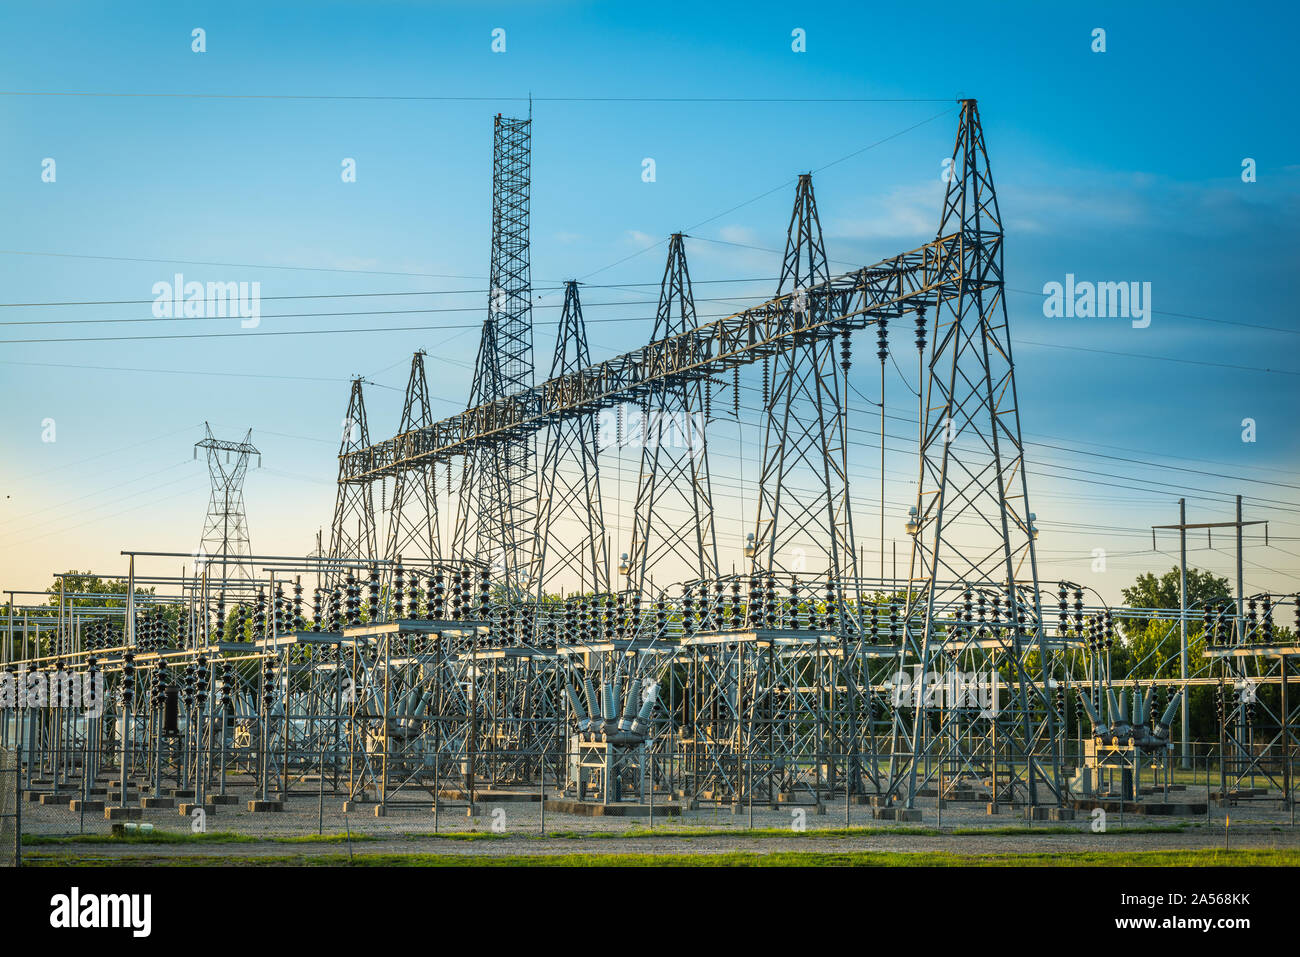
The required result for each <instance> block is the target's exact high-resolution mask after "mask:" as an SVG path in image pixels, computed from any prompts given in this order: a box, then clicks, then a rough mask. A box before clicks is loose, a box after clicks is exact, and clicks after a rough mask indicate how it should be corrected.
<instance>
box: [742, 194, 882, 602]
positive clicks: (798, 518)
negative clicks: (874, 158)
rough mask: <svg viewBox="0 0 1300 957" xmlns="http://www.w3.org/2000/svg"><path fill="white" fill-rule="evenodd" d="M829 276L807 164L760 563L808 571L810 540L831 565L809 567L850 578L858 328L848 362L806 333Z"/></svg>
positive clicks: (778, 363) (762, 480) (779, 366)
mask: <svg viewBox="0 0 1300 957" xmlns="http://www.w3.org/2000/svg"><path fill="white" fill-rule="evenodd" d="M829 282H830V270H829V268H828V267H827V264H826V247H825V246H824V245H823V243H822V228H821V223H820V221H819V220H818V218H817V201H816V199H815V197H814V196H813V187H812V174H810V173H803V174H801V175H800V176H799V182H798V186H797V187H796V191H795V203H794V211H793V212H792V214H791V216H790V227H789V229H788V231H787V234H786V246H785V260H784V263H783V264H782V266H781V278H780V281H779V283H778V284H777V296H778V297H779V296H782V295H789V296H790V297H791V300H790V303H791V308H790V310H789V312H788V314H785V315H783V326H784V328H786V329H788V330H793V332H794V335H793V340H794V344H793V345H792V346H790V347H789V348H787V349H785V350H784V351H782V352H779V353H777V355H776V356H775V357H774V358H773V363H772V365H773V368H772V391H771V395H770V397H769V399H768V404H767V410H766V415H765V417H764V421H765V427H764V434H763V467H762V471H761V472H760V474H759V503H758V521H757V525H756V528H755V530H754V543H755V548H754V556H753V564H754V567H755V568H756V569H764V570H769V571H786V572H799V571H803V570H804V561H806V559H807V557H808V556H807V554H806V551H807V548H808V547H812V548H818V549H821V550H823V551H824V554H825V559H826V564H825V567H824V568H816V567H807V570H808V571H810V572H813V573H818V574H820V573H823V572H825V573H826V574H828V575H829V576H830V577H831V578H832V579H833V580H838V581H846V580H855V579H856V578H857V556H856V553H855V551H854V544H853V518H852V513H851V511H850V508H849V488H848V459H847V455H848V445H847V441H846V435H845V432H846V429H845V421H844V411H843V404H842V398H841V397H842V381H843V380H844V379H846V378H847V374H848V373H847V368H846V366H847V361H848V360H847V356H848V353H847V344H848V328H847V327H845V329H844V331H843V340H842V341H843V348H844V351H843V352H842V363H843V364H842V365H837V364H836V356H835V343H834V340H832V339H829V338H821V337H811V338H808V339H804V338H801V336H800V334H799V329H800V328H802V327H803V326H806V325H812V324H818V323H825V322H826V321H827V320H828V319H829V318H830V317H831V303H830V302H829V300H828V299H827V298H826V297H823V296H807V295H806V291H807V290H808V289H809V288H810V287H813V286H819V285H825V284H828V283H829ZM785 323H788V326H787V325H784V324H785ZM801 559H802V560H801ZM840 618H841V620H842V619H843V616H842V615H841V616H840Z"/></svg>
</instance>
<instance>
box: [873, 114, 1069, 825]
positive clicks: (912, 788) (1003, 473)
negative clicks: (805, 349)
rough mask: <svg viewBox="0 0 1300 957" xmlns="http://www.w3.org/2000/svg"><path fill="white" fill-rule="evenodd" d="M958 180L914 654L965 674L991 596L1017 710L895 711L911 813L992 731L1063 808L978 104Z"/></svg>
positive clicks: (998, 658)
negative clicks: (952, 277) (938, 777)
mask: <svg viewBox="0 0 1300 957" xmlns="http://www.w3.org/2000/svg"><path fill="white" fill-rule="evenodd" d="M952 171H953V177H952V179H951V181H950V182H949V183H948V188H947V193H946V195H945V197H944V203H943V216H942V218H941V220H940V224H939V233H938V236H939V238H940V239H943V238H944V237H953V239H954V246H953V251H954V252H953V255H954V256H955V260H956V261H955V262H953V263H952V264H951V266H948V267H946V268H950V269H953V270H954V271H955V272H956V273H958V276H959V279H960V281H959V282H953V283H948V284H945V286H944V287H943V289H942V290H941V291H940V293H939V296H938V301H937V304H936V305H937V308H936V313H937V314H936V316H935V324H934V331H933V335H932V345H931V350H930V358H929V362H928V368H927V375H926V381H925V383H924V390H925V400H924V402H923V403H922V407H923V410H924V421H923V423H922V427H921V456H920V466H921V468H920V481H919V482H918V490H917V501H916V506H915V507H914V508H915V511H914V512H913V515H912V518H911V520H910V522H909V531H910V532H911V534H912V557H911V565H910V570H909V575H908V577H909V581H910V582H911V585H910V588H909V596H908V597H909V600H908V603H907V612H906V620H907V629H906V634H907V639H908V646H909V647H908V648H907V649H906V651H907V652H908V653H909V654H910V655H911V656H912V657H913V658H914V659H915V660H916V661H918V662H919V663H920V669H919V670H920V673H919V675H917V681H918V686H921V685H924V683H925V681H926V680H927V676H928V675H930V674H931V673H933V672H936V671H942V670H943V669H944V668H945V667H947V666H948V662H949V661H951V662H955V663H957V665H958V666H960V662H961V660H962V656H963V655H966V654H967V651H968V649H969V648H971V647H972V646H973V645H975V644H978V639H979V637H980V634H981V632H984V631H985V628H984V626H983V621H984V612H983V611H982V610H981V611H980V613H979V619H980V622H981V624H980V626H979V628H978V629H977V630H976V629H972V627H971V625H970V622H971V611H970V609H971V602H972V599H974V600H975V601H977V602H978V603H980V604H981V608H982V607H983V605H982V603H983V602H984V601H985V598H986V597H987V598H988V599H989V600H990V601H992V602H993V603H994V604H993V608H994V611H993V617H994V619H995V620H999V621H1000V622H1001V624H1002V627H1001V628H997V629H992V631H993V632H994V633H995V635H996V637H995V638H993V639H984V648H983V649H982V651H983V652H984V654H985V657H986V658H991V659H992V661H993V662H994V664H995V665H996V666H997V669H998V670H999V671H1000V673H1001V674H1002V675H1003V676H1005V681H1006V683H1007V685H1008V686H1009V687H1008V694H1009V695H1010V696H1011V697H1012V698H1013V699H1014V702H1015V706H1014V707H1010V708H1003V709H1001V710H999V711H997V712H996V713H992V712H991V713H990V714H988V715H985V716H983V718H982V721H983V722H984V723H983V725H982V726H981V727H980V728H978V729H976V728H972V727H971V726H962V725H961V723H960V722H961V721H962V720H963V718H962V717H961V716H960V715H959V714H958V712H957V711H956V710H955V709H954V710H953V711H949V712H945V714H944V716H943V718H942V721H941V724H940V726H939V727H938V728H937V729H931V728H928V727H925V726H924V723H923V722H924V720H925V715H927V714H929V712H928V711H926V710H925V709H922V708H916V709H913V711H912V713H911V715H910V717H909V718H907V719H904V718H903V714H904V712H903V711H902V710H899V711H898V712H896V716H895V734H896V736H897V737H902V738H910V744H909V747H910V749H911V751H912V753H913V758H912V760H911V762H910V765H909V766H908V767H907V768H906V772H907V774H906V789H905V791H902V792H901V793H904V794H905V796H906V799H907V802H908V806H909V807H910V806H911V805H912V802H913V800H914V799H915V796H916V794H917V792H918V791H919V790H920V788H921V787H922V786H925V785H926V784H927V781H928V778H929V777H930V776H932V775H933V774H934V771H933V770H932V769H934V768H942V767H945V766H948V765H953V766H970V765H972V764H973V763H974V759H973V757H972V754H971V747H970V741H971V739H972V737H973V734H974V731H975V730H980V731H981V733H982V734H983V735H984V736H986V737H987V738H989V739H990V740H992V741H995V742H996V748H997V749H999V750H1000V752H1001V753H1003V754H1006V755H1010V756H1012V760H1013V761H1020V762H1023V763H1022V764H1020V765H1018V766H1017V768H1018V775H1017V776H1018V778H1019V784H1020V785H1021V786H1023V789H1024V793H1025V795H1026V796H1027V798H1028V800H1029V803H1031V804H1037V803H1039V802H1040V801H1041V800H1046V801H1048V802H1050V803H1057V802H1060V801H1061V800H1062V799H1063V792H1062V787H1061V769H1060V756H1059V754H1058V751H1057V749H1056V747H1055V746H1054V745H1053V742H1054V741H1055V740H1056V733H1055V728H1054V724H1055V716H1054V712H1053V708H1052V706H1051V702H1050V701H1049V700H1048V694H1049V691H1048V686H1047V683H1046V681H1045V677H1046V676H1045V675H1044V673H1043V662H1044V661H1046V660H1047V655H1046V653H1045V641H1046V637H1045V634H1044V628H1043V618H1042V603H1041V600H1040V597H1039V585H1038V564H1037V556H1036V554H1035V544H1034V539H1035V537H1036V535H1037V530H1036V528H1035V527H1034V516H1033V514H1032V513H1031V512H1030V511H1029V489H1028V484H1027V481H1026V478H1025V467H1024V466H1025V453H1024V444H1023V442H1022V440H1021V435H1020V411H1019V406H1018V403H1017V398H1016V380H1015V365H1014V363H1013V361H1012V358H1011V337H1010V332H1009V327H1008V323H1007V307H1006V299H1005V296H1004V288H1003V265H1002V243H1003V231H1002V216H1001V213H1000V212H999V210H998V200H997V193H996V192H995V190H994V188H993V175H992V172H991V170H990V168H989V158H988V153H987V152H986V150H985V146H984V131H983V129H982V127H981V126H980V118H979V110H978V109H977V108H976V104H975V101H974V100H963V101H962V114H961V124H960V126H959V128H958V131H957V140H956V143H955V144H954V146H953V154H952ZM959 621H960V622H964V623H963V624H961V625H958V622H959ZM972 635H973V636H975V638H974V639H972ZM900 722H902V724H901V725H900ZM986 751H989V749H988V748H986ZM990 753H993V752H990ZM1004 773H1005V772H1004ZM994 799H995V800H996V799H997V798H996V797H995V798H994Z"/></svg>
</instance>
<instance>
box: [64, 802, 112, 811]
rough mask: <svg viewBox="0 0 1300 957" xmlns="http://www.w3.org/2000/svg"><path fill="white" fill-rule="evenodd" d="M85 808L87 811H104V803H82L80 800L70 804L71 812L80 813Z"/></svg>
mask: <svg viewBox="0 0 1300 957" xmlns="http://www.w3.org/2000/svg"><path fill="white" fill-rule="evenodd" d="M83 808H84V809H85V810H87V811H102V810H104V802H103V801H82V800H80V799H78V800H75V801H69V802H68V810H69V811H78V812H79V811H81V810H82V809H83Z"/></svg>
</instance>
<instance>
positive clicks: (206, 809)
mask: <svg viewBox="0 0 1300 957" xmlns="http://www.w3.org/2000/svg"><path fill="white" fill-rule="evenodd" d="M198 807H201V808H203V813H204V814H216V813H217V806H216V805H215V804H179V805H177V813H179V814H180V816H181V817H189V816H190V815H191V814H193V813H194V809H195V808H198Z"/></svg>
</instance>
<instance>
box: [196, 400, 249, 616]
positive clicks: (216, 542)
mask: <svg viewBox="0 0 1300 957" xmlns="http://www.w3.org/2000/svg"><path fill="white" fill-rule="evenodd" d="M203 432H204V437H203V439H202V441H199V442H195V443H194V457H195V458H198V455H199V449H203V450H204V451H205V452H206V453H207V460H208V479H209V482H210V484H211V489H212V491H211V495H210V497H209V498H208V515H207V518H206V519H204V521H203V537H202V540H201V541H200V543H199V551H198V561H199V563H201V565H202V567H196V569H195V572H196V573H198V574H201V573H202V572H203V571H204V570H206V571H207V573H208V579H209V581H210V583H211V584H210V586H209V587H210V588H212V589H213V590H220V591H224V592H226V593H227V594H237V593H240V592H250V593H251V591H252V589H253V587H254V586H253V579H254V574H253V563H252V554H253V550H252V546H251V545H250V544H249V539H248V517H247V515H245V514H244V476H245V475H246V474H247V472H248V460H249V457H250V456H253V455H256V456H257V464H258V465H259V466H260V465H261V464H262V453H261V452H259V451H258V450H257V448H256V447H255V446H254V445H253V443H252V442H250V441H249V440H250V439H251V438H252V437H253V430H252V429H249V430H248V431H247V432H246V433H245V434H244V439H243V441H242V442H227V441H225V440H224V439H219V438H217V437H216V436H215V435H213V434H212V427H211V426H209V425H208V423H206V422H204V423H203ZM232 456H233V458H232Z"/></svg>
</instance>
